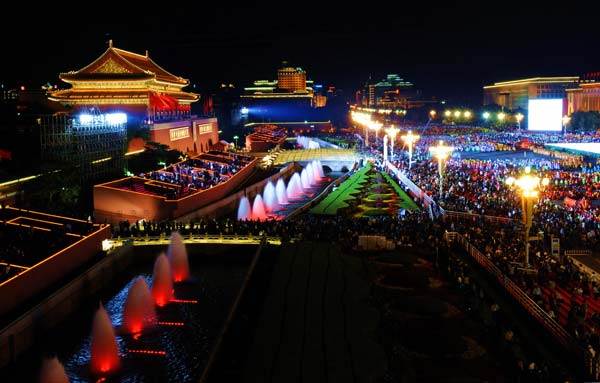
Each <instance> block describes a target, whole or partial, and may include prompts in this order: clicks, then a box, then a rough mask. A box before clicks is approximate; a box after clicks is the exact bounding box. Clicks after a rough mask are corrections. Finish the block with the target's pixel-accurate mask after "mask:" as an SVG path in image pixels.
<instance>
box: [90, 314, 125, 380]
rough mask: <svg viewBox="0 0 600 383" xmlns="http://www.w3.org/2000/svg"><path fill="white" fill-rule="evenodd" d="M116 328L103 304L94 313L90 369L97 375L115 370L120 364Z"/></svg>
mask: <svg viewBox="0 0 600 383" xmlns="http://www.w3.org/2000/svg"><path fill="white" fill-rule="evenodd" d="M120 364H121V363H120V360H119V349H118V347H117V339H116V337H115V330H114V329H113V327H112V323H111V322H110V318H109V316H108V313H107V312H106V309H105V308H104V306H103V305H102V304H100V307H99V308H98V310H96V314H95V315H94V322H93V325H92V346H91V360H90V369H91V371H92V373H94V374H97V375H106V374H109V373H113V372H115V371H116V370H117V369H118V368H119V366H120Z"/></svg>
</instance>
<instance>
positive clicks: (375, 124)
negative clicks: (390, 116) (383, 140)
mask: <svg viewBox="0 0 600 383" xmlns="http://www.w3.org/2000/svg"><path fill="white" fill-rule="evenodd" d="M382 125H383V124H382V123H381V122H377V121H373V122H372V123H371V125H370V126H369V128H370V129H372V130H374V131H375V147H377V144H378V143H379V129H381V126H382Z"/></svg>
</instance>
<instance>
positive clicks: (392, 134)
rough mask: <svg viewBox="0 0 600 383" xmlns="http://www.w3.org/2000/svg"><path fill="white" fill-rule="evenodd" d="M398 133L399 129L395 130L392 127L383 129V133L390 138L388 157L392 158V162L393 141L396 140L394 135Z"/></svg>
mask: <svg viewBox="0 0 600 383" xmlns="http://www.w3.org/2000/svg"><path fill="white" fill-rule="evenodd" d="M399 131H400V129H398V128H395V127H394V125H392V126H390V127H389V128H386V129H385V132H386V133H387V135H388V136H389V137H390V157H391V158H392V161H393V160H394V141H395V140H396V135H397V134H398V132H399Z"/></svg>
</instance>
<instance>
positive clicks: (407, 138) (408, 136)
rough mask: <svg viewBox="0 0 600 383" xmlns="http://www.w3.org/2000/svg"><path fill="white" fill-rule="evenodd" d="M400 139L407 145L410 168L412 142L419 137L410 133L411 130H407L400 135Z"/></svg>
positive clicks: (409, 165)
mask: <svg viewBox="0 0 600 383" xmlns="http://www.w3.org/2000/svg"><path fill="white" fill-rule="evenodd" d="M400 138H402V140H403V141H404V142H406V144H407V145H408V168H409V169H410V167H411V165H412V154H413V144H414V143H415V142H416V141H417V140H418V139H419V138H421V136H419V135H418V134H412V131H410V130H409V131H408V133H406V134H405V135H403V136H401V137H400Z"/></svg>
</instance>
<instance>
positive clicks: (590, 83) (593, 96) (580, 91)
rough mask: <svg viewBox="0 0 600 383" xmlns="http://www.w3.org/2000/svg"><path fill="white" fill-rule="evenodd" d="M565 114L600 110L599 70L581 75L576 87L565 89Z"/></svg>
mask: <svg viewBox="0 0 600 383" xmlns="http://www.w3.org/2000/svg"><path fill="white" fill-rule="evenodd" d="M567 99H568V103H567V105H568V107H567V114H569V115H570V114H572V113H575V112H600V72H593V73H587V74H585V75H583V76H582V78H581V81H579V86H578V87H577V88H572V89H567Z"/></svg>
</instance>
